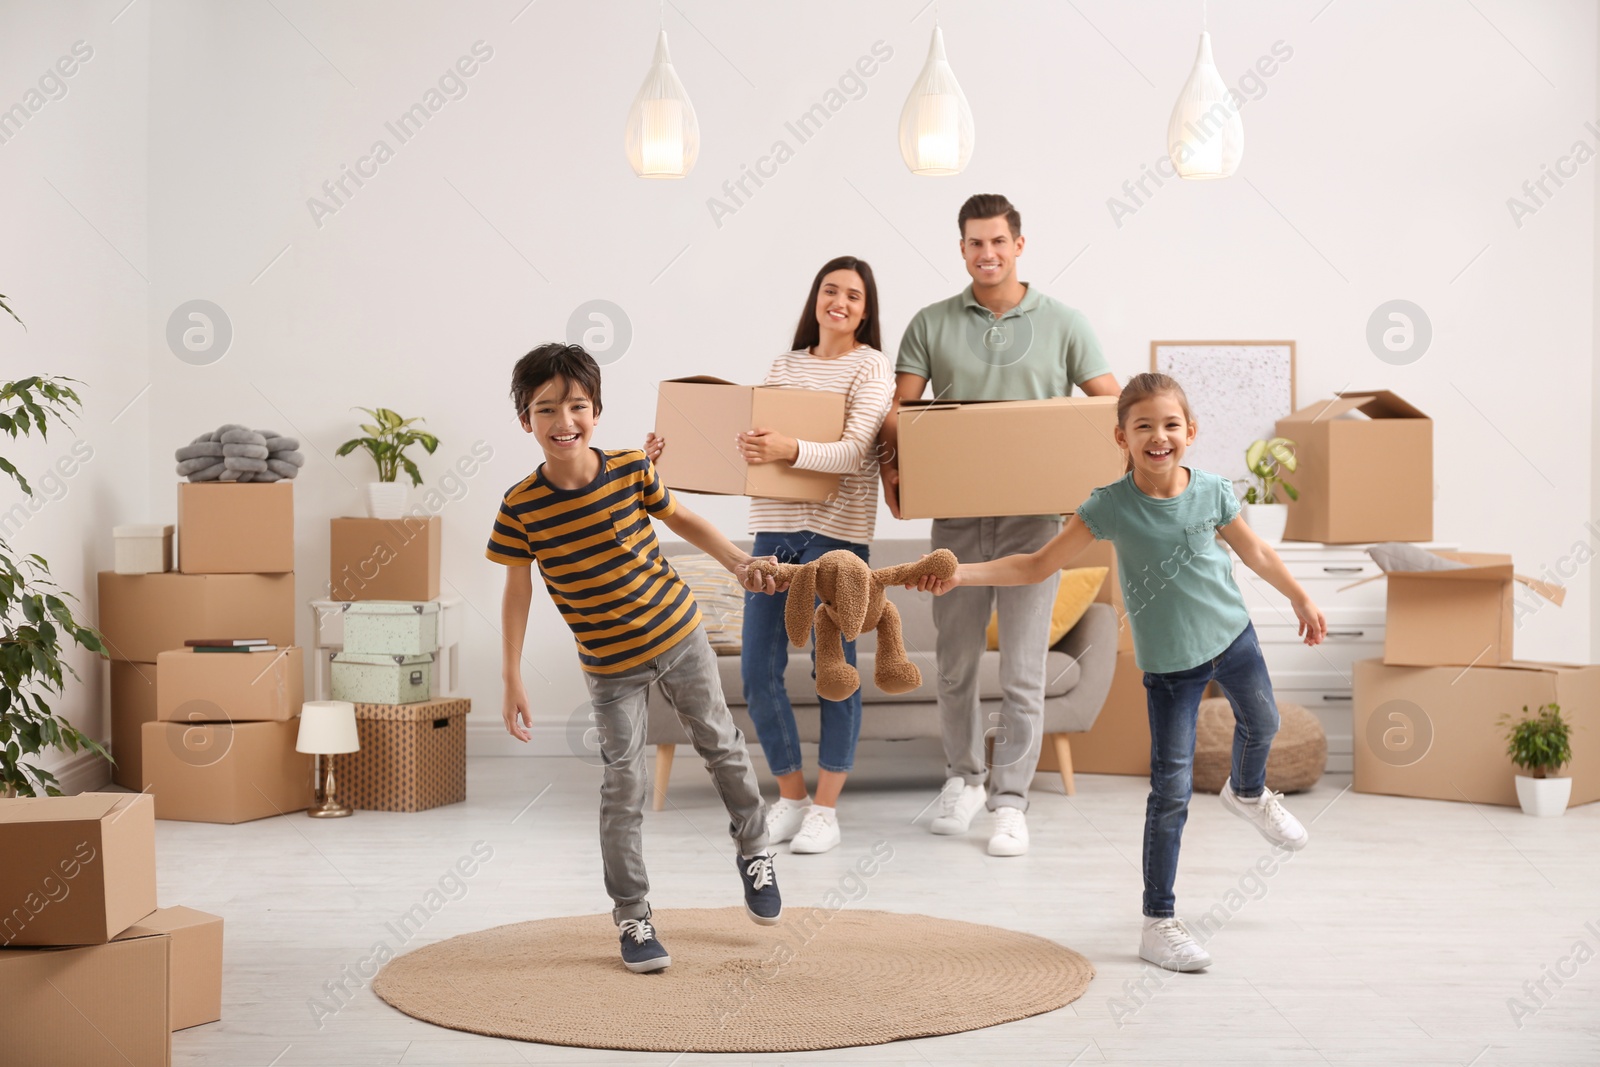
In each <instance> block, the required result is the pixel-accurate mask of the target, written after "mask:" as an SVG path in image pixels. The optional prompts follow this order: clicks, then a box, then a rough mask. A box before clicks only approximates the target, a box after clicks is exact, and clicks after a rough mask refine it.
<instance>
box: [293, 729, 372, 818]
mask: <svg viewBox="0 0 1600 1067" xmlns="http://www.w3.org/2000/svg"><path fill="white" fill-rule="evenodd" d="M294 747H295V751H297V752H309V753H311V754H312V755H313V756H322V757H325V762H326V763H327V772H326V775H325V776H324V775H323V774H320V773H318V774H317V775H316V777H317V782H318V785H317V803H315V804H313V805H312V806H311V807H309V808H307V809H306V814H307V815H309V816H311V817H312V818H313V819H337V818H341V817H343V816H345V815H351V814H354V812H355V809H354V808H352V807H350V805H348V804H342V803H340V802H339V801H338V799H337V798H335V796H334V793H333V757H334V756H335V755H336V754H337V753H340V752H355V751H358V750H359V749H360V748H361V739H360V738H359V737H358V736H357V734H356V706H355V705H354V704H352V703H351V702H350V701H348V700H308V701H306V702H305V703H304V704H303V705H301V707H300V736H299V738H298V739H297V740H296V741H295V745H294Z"/></svg>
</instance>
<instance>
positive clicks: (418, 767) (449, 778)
mask: <svg viewBox="0 0 1600 1067" xmlns="http://www.w3.org/2000/svg"><path fill="white" fill-rule="evenodd" d="M471 710H472V702H471V701H469V700H465V699H462V698H459V697H450V698H445V699H442V700H428V701H423V702H422V703H419V704H357V705H356V730H357V732H358V733H359V734H360V737H361V751H359V752H350V753H346V754H344V755H340V756H335V757H334V766H333V773H334V782H335V787H334V788H335V792H336V793H337V794H338V797H339V799H340V800H343V801H344V802H345V803H346V804H349V805H350V806H352V807H356V808H365V809H368V810H370V811H424V810H426V809H428V808H437V807H439V806H440V805H442V804H458V803H460V802H461V801H463V800H466V799H467V713H468V712H469V711H471Z"/></svg>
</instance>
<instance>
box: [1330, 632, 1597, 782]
mask: <svg viewBox="0 0 1600 1067" xmlns="http://www.w3.org/2000/svg"><path fill="white" fill-rule="evenodd" d="M1353 674H1354V685H1355V700H1354V726H1355V730H1354V748H1355V781H1354V787H1355V790H1356V792H1358V793H1387V794H1389V795H1391V796H1404V797H1427V798H1431V799H1434V800H1466V801H1471V802H1472V803H1474V804H1505V805H1511V806H1515V805H1516V804H1517V788H1516V780H1515V776H1516V775H1517V774H1519V773H1521V772H1519V771H1518V770H1517V768H1516V766H1515V765H1514V764H1513V763H1512V762H1511V758H1510V757H1509V756H1507V755H1506V727H1507V725H1508V724H1507V723H1504V722H1501V721H1500V720H1501V716H1504V715H1510V716H1511V719H1512V720H1513V721H1514V720H1516V719H1519V718H1521V717H1522V708H1523V706H1524V705H1526V706H1527V708H1528V710H1529V711H1537V710H1538V708H1539V705H1541V704H1550V703H1555V704H1559V705H1561V715H1562V718H1564V719H1566V721H1567V723H1568V724H1569V725H1570V726H1571V743H1572V763H1571V764H1569V765H1568V766H1567V767H1566V768H1565V769H1563V770H1562V772H1561V773H1562V774H1565V775H1570V776H1571V777H1572V799H1571V800H1570V801H1569V803H1570V804H1572V805H1574V806H1576V805H1578V804H1587V803H1589V802H1591V801H1593V800H1600V667H1596V666H1570V665H1565V664H1556V663H1530V662H1515V663H1504V664H1501V665H1500V666H1497V667H1469V668H1467V669H1466V670H1462V669H1461V668H1460V667H1397V666H1392V665H1390V664H1386V663H1384V662H1382V661H1380V660H1376V659H1364V660H1357V661H1356V664H1355V669H1354V672H1353Z"/></svg>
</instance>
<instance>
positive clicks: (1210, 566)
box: [1078, 467, 1250, 674]
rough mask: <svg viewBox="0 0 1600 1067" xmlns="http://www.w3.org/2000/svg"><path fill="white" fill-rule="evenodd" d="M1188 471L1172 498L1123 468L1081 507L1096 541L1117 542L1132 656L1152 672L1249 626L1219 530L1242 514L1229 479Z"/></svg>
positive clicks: (1200, 657)
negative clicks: (1151, 491)
mask: <svg viewBox="0 0 1600 1067" xmlns="http://www.w3.org/2000/svg"><path fill="white" fill-rule="evenodd" d="M1187 469H1188V471H1189V485H1188V487H1187V488H1185V489H1184V491H1183V492H1181V493H1179V494H1178V495H1177V496H1174V497H1154V496H1149V495H1147V494H1145V493H1144V492H1142V491H1140V489H1139V488H1138V487H1137V486H1135V485H1134V484H1133V475H1131V474H1124V475H1123V476H1122V477H1121V478H1118V479H1117V480H1116V481H1114V482H1112V483H1111V484H1110V485H1102V486H1101V487H1100V488H1098V489H1096V490H1095V491H1094V492H1093V493H1091V494H1089V499H1088V500H1085V501H1084V502H1083V504H1082V505H1080V506H1079V508H1078V518H1079V520H1081V521H1082V522H1083V524H1084V525H1085V526H1087V527H1088V528H1089V532H1090V533H1092V534H1094V535H1095V537H1096V538H1098V539H1099V540H1101V541H1110V542H1111V543H1112V544H1114V545H1116V546H1117V577H1118V578H1119V579H1120V580H1121V582H1122V599H1123V602H1124V603H1125V604H1126V606H1127V609H1128V622H1129V624H1130V625H1131V626H1132V627H1133V659H1134V662H1135V663H1136V664H1138V666H1139V669H1140V670H1142V671H1146V672H1148V673H1150V674H1170V673H1172V672H1174V671H1186V670H1188V669H1189V668H1191V667H1198V666H1200V665H1201V664H1202V663H1205V662H1206V661H1207V660H1212V659H1215V658H1216V657H1218V656H1220V655H1222V653H1224V652H1226V651H1227V649H1228V646H1229V645H1231V644H1233V642H1234V641H1235V640H1236V639H1237V638H1238V637H1239V635H1240V634H1242V633H1244V628H1245V627H1246V626H1249V625H1250V611H1249V609H1248V608H1246V607H1245V603H1244V597H1243V595H1241V594H1240V592H1239V587H1238V585H1236V584H1235V583H1234V580H1233V558H1232V557H1231V556H1229V555H1228V552H1227V550H1226V549H1224V548H1223V547H1222V544H1221V543H1220V542H1219V541H1218V540H1217V531H1218V530H1220V529H1222V527H1224V526H1226V525H1228V523H1230V522H1232V521H1233V520H1234V519H1235V518H1236V517H1237V516H1238V514H1239V501H1238V499H1237V498H1235V497H1234V495H1233V483H1232V482H1230V481H1228V479H1226V478H1224V477H1222V476H1221V475H1220V474H1212V473H1210V472H1208V471H1203V470H1197V469H1196V468H1194V467H1190V468H1187Z"/></svg>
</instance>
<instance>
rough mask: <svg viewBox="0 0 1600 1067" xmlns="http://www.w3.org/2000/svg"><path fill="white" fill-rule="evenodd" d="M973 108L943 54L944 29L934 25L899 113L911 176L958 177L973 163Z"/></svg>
mask: <svg viewBox="0 0 1600 1067" xmlns="http://www.w3.org/2000/svg"><path fill="white" fill-rule="evenodd" d="M976 139H977V131H976V128H975V127H974V126H973V123H972V108H970V107H968V106H967V98H966V95H965V94H964V93H962V91H961V86H960V84H959V83H957V82H956V75H955V71H953V70H951V69H950V63H949V61H948V60H946V59H945V56H944V31H943V30H941V29H940V28H939V27H938V25H935V26H934V27H933V41H932V42H931V43H930V44H929V45H928V62H927V63H926V64H924V65H923V68H922V73H921V74H919V75H918V76H917V81H916V84H915V85H913V86H912V87H911V95H910V96H908V97H906V106H905V107H903V108H901V109H900V158H902V159H904V160H905V161H906V166H908V167H910V168H911V173H913V174H925V175H928V176H930V177H942V176H945V175H949V174H960V173H961V172H962V171H963V170H965V169H966V166H967V163H968V162H969V161H970V160H971V159H972V146H973V143H974V142H975V141H976Z"/></svg>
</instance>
